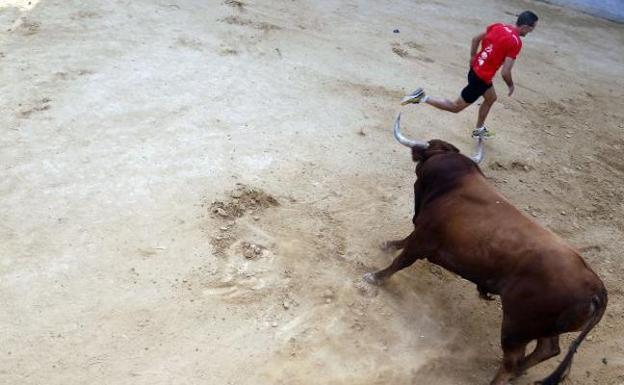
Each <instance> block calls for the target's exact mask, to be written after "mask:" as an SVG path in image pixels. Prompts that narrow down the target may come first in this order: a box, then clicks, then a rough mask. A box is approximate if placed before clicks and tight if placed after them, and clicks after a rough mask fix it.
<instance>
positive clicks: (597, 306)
mask: <svg viewBox="0 0 624 385" xmlns="http://www.w3.org/2000/svg"><path fill="white" fill-rule="evenodd" d="M591 303H592V305H593V308H594V314H593V315H592V317H591V319H590V320H589V322H588V323H587V325H586V326H585V328H583V330H582V331H581V334H579V336H578V337H576V339H575V340H574V341H573V342H572V344H570V347H569V348H568V353H566V355H565V357H564V358H563V361H561V363H560V364H559V366H557V369H555V371H554V372H552V374H551V375H550V376H548V377H546V378H545V379H543V380H542V381H538V382H536V383H535V384H536V385H537V384H540V385H557V384H559V383H560V382H561V380H563V378H564V377H565V376H566V374H567V373H568V371H569V370H570V366H572V357H573V356H574V353H576V349H578V347H579V345H580V344H581V342H583V340H584V339H585V337H587V334H589V332H590V331H591V330H592V329H593V328H594V326H596V325H597V324H598V322H600V319H602V316H603V315H604V312H605V310H606V309H607V290H606V289H605V288H602V289H601V290H600V292H599V293H598V294H596V295H594V296H593V297H592V302H591Z"/></svg>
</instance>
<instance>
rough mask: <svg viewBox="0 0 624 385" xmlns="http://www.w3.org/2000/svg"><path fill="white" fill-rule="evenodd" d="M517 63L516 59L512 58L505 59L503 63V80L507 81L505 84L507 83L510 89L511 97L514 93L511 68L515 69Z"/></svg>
mask: <svg viewBox="0 0 624 385" xmlns="http://www.w3.org/2000/svg"><path fill="white" fill-rule="evenodd" d="M515 62H516V59H512V58H510V57H506V58H505V62H504V63H503V69H502V71H501V75H502V76H503V80H504V81H505V83H507V87H508V88H509V95H508V96H511V94H513V92H514V88H515V87H514V83H513V79H512V78H511V68H512V67H513V65H514V63H515Z"/></svg>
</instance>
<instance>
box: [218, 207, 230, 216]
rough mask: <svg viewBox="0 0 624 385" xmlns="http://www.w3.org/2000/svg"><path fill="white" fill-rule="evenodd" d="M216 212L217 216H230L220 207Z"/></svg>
mask: <svg viewBox="0 0 624 385" xmlns="http://www.w3.org/2000/svg"><path fill="white" fill-rule="evenodd" d="M215 212H216V213H217V214H219V215H220V216H222V217H227V216H228V214H227V212H225V210H223V209H222V208H220V207H218V208H217V209H216V210H215Z"/></svg>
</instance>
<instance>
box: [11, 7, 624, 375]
mask: <svg viewBox="0 0 624 385" xmlns="http://www.w3.org/2000/svg"><path fill="white" fill-rule="evenodd" d="M29 3H30V4H29ZM0 4H1V6H2V8H1V9H0V28H1V30H2V32H1V35H0V39H1V46H0V95H1V97H0V112H1V116H2V121H3V124H2V127H1V128H0V129H1V130H2V134H1V135H0V219H1V220H0V305H1V307H0V309H1V310H0V357H1V359H0V383H2V384H7V385H8V384H64V385H68V384H133V385H137V384H150V385H154V384H232V385H234V384H236V385H239V384H240V385H244V384H254V385H256V384H288V385H296V384H312V383H314V384H337V385H338V384H349V385H358V384H362V385H363V384H367V385H368V384H394V385H401V384H434V385H435V384H469V385H472V384H475V385H476V384H486V383H488V381H489V380H490V379H491V377H492V376H493V374H494V372H495V370H496V368H497V365H498V362H499V359H500V357H501V353H500V349H499V347H498V338H499V323H500V317H501V312H500V303H499V302H498V301H495V302H485V301H481V300H479V299H478V297H477V291H476V289H475V287H474V285H473V284H470V283H469V282H467V281H464V280H462V279H461V278H459V277H456V276H454V275H453V274H450V273H448V272H446V271H444V270H442V269H440V268H438V267H436V266H433V265H430V264H428V263H426V262H419V263H417V264H415V265H414V266H413V267H411V268H409V269H406V270H405V271H403V272H401V273H399V274H397V275H396V276H395V277H393V278H392V280H391V281H390V282H389V283H388V284H387V285H386V286H384V287H383V288H380V289H374V288H370V287H367V286H366V285H362V283H361V279H360V277H361V275H362V274H363V273H364V272H366V271H370V270H372V269H375V268H379V267H382V266H384V265H386V264H387V263H389V261H390V260H391V259H392V255H390V254H384V253H382V252H381V251H380V250H379V248H378V245H379V243H380V242H382V241H384V240H387V239H390V238H397V237H400V236H403V235H405V234H407V233H408V232H409V231H410V229H411V222H410V219H411V214H412V207H411V202H412V191H411V189H412V184H413V182H414V174H413V167H414V165H413V164H412V162H411V159H410V154H409V151H408V150H406V149H405V148H404V147H401V146H399V145H398V144H396V142H394V140H393V138H392V136H391V131H390V127H391V125H392V121H393V119H394V116H395V114H396V113H397V112H398V111H399V110H400V109H399V106H398V101H399V100H400V98H401V97H402V96H403V95H404V93H406V92H408V91H411V90H412V89H413V88H415V87H417V86H424V87H425V88H426V89H427V90H429V92H431V93H433V94H436V95H440V96H448V97H455V96H456V95H457V93H458V91H459V90H460V89H461V87H463V85H464V81H465V80H464V79H465V72H466V68H467V61H468V57H467V56H468V53H469V40H470V38H471V36H473V35H475V34H477V33H479V32H480V31H481V29H482V28H483V27H484V26H485V25H487V24H488V23H490V22H492V21H507V22H511V21H513V20H514V16H513V15H514V14H516V13H517V12H518V11H521V10H523V9H526V8H531V9H534V10H535V11H536V12H537V13H538V14H539V15H540V17H541V20H540V24H539V26H538V28H537V29H536V31H535V32H534V33H533V34H531V35H529V36H528V37H527V38H526V39H525V40H524V50H523V52H522V56H521V57H520V59H519V61H518V63H517V65H516V68H515V77H516V83H517V87H516V94H515V95H514V96H513V97H512V98H508V97H507V96H506V92H505V87H504V84H503V83H502V81H501V80H500V79H499V78H497V80H496V87H497V89H498V94H499V103H497V104H496V105H495V106H494V108H493V111H492V113H491V116H490V119H489V126H490V127H491V128H492V129H494V130H495V131H496V132H497V136H496V138H495V139H494V140H493V141H490V142H488V144H487V155H486V156H487V158H486V160H485V161H484V163H483V170H484V172H485V173H486V175H487V176H488V177H489V178H490V180H491V182H492V183H493V184H494V185H495V186H497V188H499V189H500V190H501V191H502V192H503V193H504V194H505V195H506V196H507V197H508V198H509V199H510V200H511V201H512V202H514V203H515V204H516V205H517V206H518V207H519V208H521V209H522V210H524V211H526V213H527V214H528V215H532V216H533V217H535V219H536V220H538V221H539V222H540V223H542V224H543V225H545V226H547V227H548V228H550V229H552V230H553V231H555V232H556V233H558V234H560V235H561V236H562V237H564V238H565V239H567V240H568V241H569V242H570V243H571V244H573V245H575V246H576V247H577V248H579V249H580V250H581V251H582V252H583V255H584V256H585V258H586V260H587V261H588V262H589V263H590V264H591V266H592V267H593V268H594V269H595V270H596V271H597V272H598V273H599V275H600V276H601V277H603V279H604V281H605V282H606V284H607V287H608V289H609V294H610V306H609V309H608V312H607V314H606V316H605V318H604V319H603V321H602V322H601V324H600V325H599V326H598V327H597V328H596V330H595V331H594V332H592V334H591V335H590V337H589V338H588V340H586V341H585V342H584V343H583V344H582V346H581V348H580V349H579V351H578V353H577V354H576V357H575V362H574V365H573V368H572V372H571V375H570V381H569V384H574V385H579V384H600V385H611V384H624V338H623V337H622V336H623V335H624V312H623V310H624V306H623V300H624V291H623V290H624V287H623V284H622V280H621V277H622V275H623V274H624V268H623V260H622V258H623V256H622V250H624V236H623V235H624V217H623V214H624V205H623V201H624V188H623V184H622V178H623V176H624V157H623V156H622V151H623V150H624V136H623V135H624V112H623V110H622V106H623V105H624V92H623V91H622V90H623V89H624V59H623V58H624V27H623V26H622V25H618V24H614V23H611V22H607V21H603V20H600V19H596V18H593V17H590V16H588V15H584V14H581V13H576V12H573V11H567V10H563V9H561V8H558V7H554V6H549V5H547V4H544V3H529V2H524V1H494V0H468V1H463V2H454V1H417V0H409V1H408V0H398V1H394V2H377V1H372V0H359V1H358V0H355V1H338V0H327V1H322V2H312V1H307V2H304V1H301V0H293V1H276V0H271V1H248V0H243V1H234V0H228V1H225V2H221V1H190V0H186V1H185V0H168V1H164V0H156V1H145V0H137V1H127V0H116V1H97V0H94V1H89V2H84V1H66V0H63V1H58V0H57V1H52V0H50V1H48V0H41V1H39V2H36V1H31V2H28V1H2V2H1V3H0ZM394 29H399V31H400V33H393V30H394ZM403 112H404V119H403V121H404V126H405V130H406V132H407V133H408V134H409V135H411V136H413V137H420V138H423V139H431V138H442V139H445V140H448V141H451V142H452V143H455V144H456V145H457V146H458V147H460V148H462V149H463V150H464V151H466V152H470V150H471V148H472V146H473V143H472V142H471V139H470V138H469V135H468V133H469V131H470V130H471V128H472V125H473V124H474V121H475V118H476V107H471V108H469V109H468V110H467V111H464V112H463V113H461V114H458V115H452V114H447V113H442V112H439V111H436V110H434V109H433V108H431V107H429V106H409V107H405V108H403ZM569 341H570V338H565V339H564V341H563V347H564V349H567V346H568V343H569ZM557 362H558V361H557V360H556V359H553V360H551V361H549V362H548V363H544V364H542V365H540V366H538V367H537V368H535V369H533V370H531V371H530V372H529V373H528V374H527V375H525V376H523V377H521V378H519V379H518V380H516V381H515V383H516V384H530V383H532V381H535V380H538V379H541V378H542V377H543V376H544V375H546V374H547V373H549V372H550V371H551V370H552V369H553V368H554V367H555V365H556V363H557Z"/></svg>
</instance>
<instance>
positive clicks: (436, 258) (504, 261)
mask: <svg viewBox="0 0 624 385" xmlns="http://www.w3.org/2000/svg"><path fill="white" fill-rule="evenodd" d="M394 135H395V137H396V139H397V140H398V141H399V142H400V143H402V144H404V145H406V146H408V147H410V148H411V149H412V159H413V160H414V162H416V163H417V166H416V175H417V180H416V183H415V184H414V200H415V210H414V211H415V214H414V217H413V224H414V230H413V231H412V233H411V234H409V235H408V236H407V237H406V238H405V239H401V240H396V241H389V242H386V243H385V247H386V248H391V249H396V250H401V252H400V254H399V255H398V256H397V257H396V258H395V259H394V260H393V261H392V263H391V264H390V265H389V266H388V267H386V268H384V269H382V270H379V271H376V272H371V273H367V274H365V275H364V279H365V280H366V281H367V282H369V283H372V284H377V285H379V284H381V283H383V282H384V281H385V280H387V279H388V278H390V277H391V276H392V275H393V274H394V273H396V272H397V271H399V270H401V269H404V268H406V267H408V266H410V265H411V264H413V263H414V262H415V261H416V260H418V259H427V260H429V261H430V262H432V263H434V264H436V265H439V266H441V267H443V268H445V269H447V270H449V271H452V272H453V273H455V274H458V275H460V276H461V277H463V278H465V279H467V280H469V281H471V282H473V283H475V284H476V285H477V289H478V292H479V294H480V296H481V297H482V298H484V299H493V297H492V294H494V295H499V296H500V300H501V302H502V309H503V320H502V327H501V337H500V344H501V348H502V350H503V359H502V362H501V364H500V368H499V369H498V371H497V373H496V375H495V376H494V378H493V380H492V381H491V382H490V385H505V384H507V383H508V381H509V380H510V379H512V378H513V377H516V376H519V375H520V374H521V373H523V372H524V371H526V370H527V369H529V368H530V367H532V366H534V365H536V364H538V363H540V362H543V361H545V360H547V359H549V358H552V357H554V356H557V355H558V354H559V353H560V347H559V336H560V335H561V334H562V333H569V332H577V331H580V334H579V335H578V337H577V338H576V339H575V340H574V341H573V342H572V343H571V345H570V347H569V349H568V351H567V353H566V355H565V357H564V358H563V360H562V361H561V363H560V364H559V365H558V366H557V368H556V369H555V370H554V371H553V372H552V373H551V374H550V375H549V376H548V377H546V378H545V379H544V380H543V381H541V382H538V383H540V384H543V385H555V384H559V383H560V382H561V381H562V380H563V378H564V377H565V376H566V375H567V373H568V372H569V370H570V367H571V365H572V357H573V356H574V353H575V352H576V350H577V348H578V347H579V345H580V344H581V342H582V341H583V339H584V338H585V337H586V336H587V334H588V333H589V332H590V331H591V330H592V328H594V327H595V326H596V325H597V324H598V322H599V321H600V320H601V318H602V316H603V314H604V312H605V310H606V306H607V291H606V289H605V286H604V284H603V283H602V281H601V280H600V278H599V277H598V276H597V275H596V273H595V272H594V271H593V270H592V269H591V268H590V267H589V266H588V265H587V263H586V262H585V261H584V260H583V258H582V257H581V256H580V255H579V253H578V252H577V251H576V250H575V249H574V248H572V247H571V246H569V245H568V244H567V243H566V242H565V241H564V240H563V239H561V238H560V237H559V236H557V235H556V234H554V233H553V232H551V231H549V230H547V229H545V228H544V227H542V226H540V225H539V224H538V223H536V222H535V221H534V220H532V219H531V218H529V217H527V216H526V215H524V214H523V213H522V212H521V211H519V210H518V209H516V208H515V207H514V206H513V205H512V204H511V203H510V202H509V201H508V200H507V199H505V198H504V197H503V196H502V195H501V194H500V193H498V192H497V191H496V190H495V189H494V188H493V187H492V186H491V185H490V184H489V183H488V182H487V180H486V178H485V176H484V175H483V173H482V172H481V170H480V168H479V166H478V160H480V159H481V158H482V153H481V154H479V155H478V156H477V157H476V159H471V158H469V157H466V156H464V155H462V154H460V152H459V150H458V149H457V148H456V147H455V146H453V145H452V144H450V143H447V142H445V141H442V140H431V141H429V142H423V141H417V140H411V139H408V138H406V137H405V136H403V135H402V134H401V132H400V114H399V116H398V117H397V119H396V121H395V126H394ZM480 152H481V151H480ZM534 340H536V341H537V344H536V346H535V349H534V350H533V351H532V352H531V353H530V354H528V355H527V354H526V348H527V345H528V344H529V343H530V342H531V341H534Z"/></svg>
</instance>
